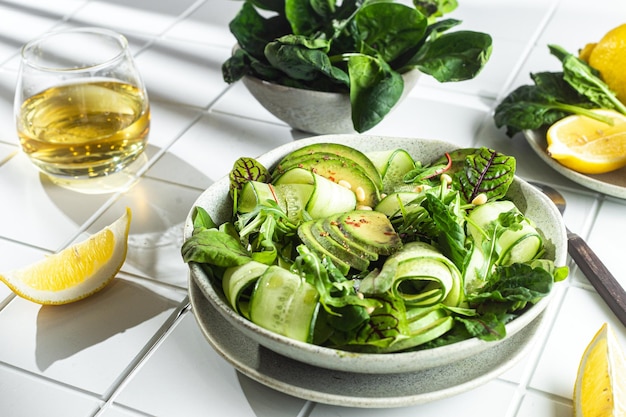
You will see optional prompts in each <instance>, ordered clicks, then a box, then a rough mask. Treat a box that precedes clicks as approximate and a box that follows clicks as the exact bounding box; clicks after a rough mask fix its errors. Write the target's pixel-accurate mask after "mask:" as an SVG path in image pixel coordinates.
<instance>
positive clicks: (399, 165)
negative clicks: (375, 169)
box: [383, 149, 415, 194]
mask: <svg viewBox="0 0 626 417" xmlns="http://www.w3.org/2000/svg"><path fill="white" fill-rule="evenodd" d="M414 168H415V161H414V160H413V157H411V155H410V154H409V153H408V152H407V151H405V150H404V149H396V150H395V151H394V152H393V153H392V154H391V155H390V157H389V161H388V162H387V167H386V168H385V174H384V175H383V192H384V193H387V194H389V193H392V192H394V191H396V189H398V188H399V187H400V186H403V185H405V183H404V181H403V178H404V176H405V175H406V174H407V173H408V172H410V171H412V170H413V169H414Z"/></svg>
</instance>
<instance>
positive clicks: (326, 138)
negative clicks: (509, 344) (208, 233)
mask: <svg viewBox="0 0 626 417" xmlns="http://www.w3.org/2000/svg"><path fill="white" fill-rule="evenodd" d="M355 138H358V140H356V139H355ZM372 138H379V139H382V140H387V141H389V140H400V141H405V140H409V141H427V142H429V145H430V146H439V147H447V148H448V149H450V150H452V149H454V148H459V146H458V145H456V144H454V143H450V142H445V141H441V140H431V139H418V138H406V137H394V136H373V135H362V134H329V135H318V136H312V137H309V138H306V139H301V140H298V141H297V142H296V143H295V144H294V142H289V143H287V144H284V145H282V146H279V147H277V148H274V149H272V150H270V151H269V152H266V153H264V154H263V155H261V156H259V157H257V158H256V159H257V160H259V161H260V162H261V163H263V164H266V163H267V161H273V162H272V163H271V165H265V166H266V167H267V168H268V169H271V167H272V165H274V164H275V163H276V162H278V161H279V159H280V157H282V156H283V155H285V154H286V152H288V150H293V149H297V148H298V147H302V146H306V145H309V144H312V143H322V142H339V143H344V144H348V145H350V144H353V145H352V146H354V143H355V142H357V141H358V142H360V141H368V140H372ZM294 146H296V147H295V148H294ZM357 149H358V147H357ZM264 161H265V162H264ZM228 184H229V178H228V175H226V176H224V177H222V178H221V179H219V180H218V181H216V182H215V183H213V184H212V185H211V186H210V187H209V188H207V189H206V190H205V191H204V192H203V193H202V194H201V195H200V197H199V198H198V200H197V201H196V203H195V204H194V206H193V207H192V208H191V209H190V211H189V214H188V216H187V219H186V221H185V226H184V232H183V236H184V237H183V239H184V240H186V239H187V238H188V237H189V236H191V231H192V230H193V224H192V221H191V216H192V215H193V210H194V207H195V206H196V205H198V204H197V203H198V202H200V203H201V202H202V201H203V199H206V196H207V195H208V193H209V192H210V190H215V189H218V188H220V187H221V188H222V189H225V190H228ZM514 184H516V185H518V186H519V187H520V192H521V193H522V194H524V196H527V195H528V193H530V195H532V196H533V198H536V199H538V200H540V201H541V202H542V203H543V204H544V205H545V209H546V210H548V212H549V213H550V214H551V216H552V217H553V218H554V219H556V221H557V222H558V225H557V226H558V227H557V229H558V232H559V233H558V238H559V241H560V242H561V243H564V242H565V243H566V242H567V235H566V230H565V224H564V221H563V219H562V216H561V214H560V212H558V209H557V208H556V206H554V204H553V203H552V202H551V201H550V200H549V199H548V197H546V196H545V195H544V194H543V193H541V192H540V191H538V190H537V189H536V188H535V187H533V186H532V185H530V184H529V183H528V182H526V181H525V180H523V179H522V178H520V177H518V176H517V175H516V176H515V180H514ZM554 256H555V260H554V261H555V264H556V265H558V266H561V265H566V257H567V250H566V249H564V248H563V247H557V246H556V245H555V253H554ZM189 268H190V272H191V278H192V279H194V281H195V282H196V284H198V286H199V287H200V289H201V291H202V293H203V294H204V295H205V297H207V298H208V299H209V301H210V302H211V303H212V304H213V306H214V307H216V308H217V310H218V311H219V312H220V314H222V316H223V317H224V318H225V319H226V320H228V321H230V322H231V323H233V324H234V325H235V326H236V327H238V328H239V329H240V330H242V332H243V333H244V334H245V335H246V336H248V337H251V338H254V339H255V340H257V342H259V343H260V344H261V345H263V346H265V347H266V348H269V349H271V350H274V351H277V352H278V353H282V354H284V355H285V356H288V357H290V358H292V359H295V360H301V358H300V357H299V356H294V353H293V352H292V351H295V352H298V351H305V352H307V358H308V359H309V360H313V361H314V363H310V364H312V365H315V366H320V367H326V368H329V369H335V370H342V371H350V372H358V370H356V369H357V365H359V363H360V362H362V361H363V360H367V361H368V362H369V363H371V364H372V365H373V366H372V368H371V369H368V370H367V371H362V372H367V373H396V372H412V371H416V370H421V369H428V368H432V367H436V366H441V365H443V364H447V363H449V361H447V360H446V357H447V356H448V355H449V354H451V353H452V352H454V353H455V357H458V358H459V359H463V358H466V357H469V356H471V355H473V354H476V353H478V352H480V351H482V350H484V349H487V348H488V347H490V346H495V345H496V344H499V343H501V342H502V341H504V340H507V339H508V338H509V337H511V336H512V335H514V334H515V333H517V332H518V331H519V330H521V329H522V328H524V327H525V326H526V325H528V324H529V323H530V322H532V321H533V320H534V319H535V318H536V317H537V316H538V315H539V314H540V313H541V312H542V311H544V310H545V308H546V307H547V306H548V304H549V303H550V301H551V299H552V298H553V295H554V293H555V288H554V287H553V288H552V290H551V291H550V293H549V294H548V295H547V296H546V297H544V298H542V299H541V300H540V301H539V302H537V303H536V304H534V305H532V306H531V307H530V308H529V309H528V310H526V311H525V312H524V313H523V314H521V315H520V316H518V317H516V318H515V319H514V320H512V321H511V322H509V323H507V324H506V329H507V336H506V337H505V338H503V339H501V340H497V341H484V340H481V339H478V338H475V337H474V338H471V339H466V340H463V341H460V342H456V343H452V344H449V345H444V346H440V347H436V348H431V349H425V350H418V351H408V352H392V353H383V354H381V353H360V352H350V351H343V350H339V349H334V348H329V347H325V346H319V345H315V344H312V343H306V342H300V341H297V340H294V339H290V338H288V337H286V336H282V335H279V334H277V333H274V332H272V331H269V330H267V329H264V328H262V327H260V326H258V325H256V324H254V323H253V322H251V321H249V320H247V319H245V318H244V317H243V316H241V315H239V314H238V313H237V312H235V311H234V310H233V309H232V307H231V306H230V304H228V303H227V302H226V300H225V299H224V298H223V294H220V292H219V291H216V289H215V288H214V286H213V284H212V283H211V282H210V280H209V278H208V277H207V276H206V274H204V272H203V271H202V268H201V267H200V265H198V264H195V263H190V264H189ZM459 350H462V351H463V353H462V354H460V356H459V354H458V351H459ZM382 359H384V360H382ZM411 361H420V362H421V363H420V364H415V365H414V366H411V367H407V366H403V367H394V366H391V367H390V366H389V363H394V362H397V363H402V364H404V365H406V363H407V362H411Z"/></svg>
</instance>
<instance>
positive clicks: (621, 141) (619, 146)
mask: <svg viewBox="0 0 626 417" xmlns="http://www.w3.org/2000/svg"><path fill="white" fill-rule="evenodd" d="M593 111H594V112H595V113H598V114H601V115H603V116H607V117H610V118H611V119H613V125H612V126H611V125H609V124H606V123H604V122H601V121H598V120H595V119H592V118H589V117H586V116H580V115H571V116H567V117H565V118H563V119H561V120H559V121H558V122H556V123H554V124H553V125H552V126H550V128H549V129H548V132H547V142H548V148H547V152H548V154H549V155H550V156H551V157H552V158H554V159H556V160H557V161H558V162H559V163H561V164H562V165H564V166H566V167H568V168H570V169H573V170H574V171H577V172H580V173H583V174H604V173H606V172H610V171H614V170H616V169H619V168H622V167H624V166H626V116H625V115H623V114H621V113H619V112H617V111H614V110H608V109H596V110H593Z"/></svg>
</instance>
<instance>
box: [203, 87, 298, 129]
mask: <svg viewBox="0 0 626 417" xmlns="http://www.w3.org/2000/svg"><path fill="white" fill-rule="evenodd" d="M224 85H227V84H224ZM211 111H214V112H220V113H227V114H230V115H235V116H242V117H245V118H249V119H255V120H262V121H266V122H271V123H276V124H282V125H284V126H286V124H285V122H283V121H281V120H280V119H278V118H277V117H276V116H274V115H273V114H271V113H270V112H269V111H267V110H266V109H265V107H263V106H262V105H261V104H260V103H259V102H258V101H257V100H256V99H255V98H254V97H253V96H252V94H250V92H249V91H248V89H247V88H246V86H245V85H244V84H243V82H242V81H237V82H235V83H234V84H232V85H231V86H230V87H229V88H228V90H227V91H226V92H225V93H224V95H222V96H221V97H220V98H219V99H218V100H217V101H216V102H215V104H214V105H213V106H212V107H211Z"/></svg>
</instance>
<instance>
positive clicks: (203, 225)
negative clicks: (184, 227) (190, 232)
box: [192, 206, 217, 232]
mask: <svg viewBox="0 0 626 417" xmlns="http://www.w3.org/2000/svg"><path fill="white" fill-rule="evenodd" d="M192 220H193V229H194V232H195V231H196V230H200V229H217V224H215V222H214V221H213V219H212V218H211V215H210V214H209V213H208V212H207V211H206V210H205V209H203V208H202V207H200V206H196V207H194V210H193V215H192Z"/></svg>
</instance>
